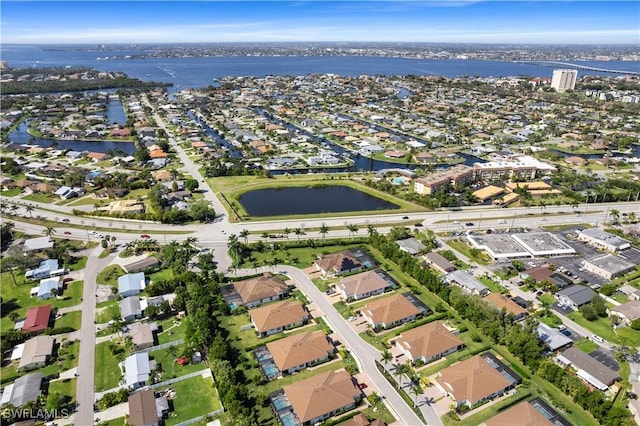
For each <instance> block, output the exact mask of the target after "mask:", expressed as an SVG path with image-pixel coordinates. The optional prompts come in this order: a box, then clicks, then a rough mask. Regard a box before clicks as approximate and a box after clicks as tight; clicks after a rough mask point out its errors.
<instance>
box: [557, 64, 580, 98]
mask: <svg viewBox="0 0 640 426" xmlns="http://www.w3.org/2000/svg"><path fill="white" fill-rule="evenodd" d="M577 79H578V70H569V69H559V70H553V77H552V78H551V87H553V88H554V89H556V92H564V91H567V90H573V89H574V88H575V87H576V80H577Z"/></svg>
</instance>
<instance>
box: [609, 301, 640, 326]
mask: <svg viewBox="0 0 640 426" xmlns="http://www.w3.org/2000/svg"><path fill="white" fill-rule="evenodd" d="M609 314H610V316H617V317H618V318H620V320H621V321H622V322H621V324H622V325H624V326H628V325H631V323H632V322H633V321H635V320H637V319H639V318H640V301H638V300H630V301H628V302H625V303H622V304H620V305H618V306H614V307H611V308H609Z"/></svg>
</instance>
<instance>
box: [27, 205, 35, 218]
mask: <svg viewBox="0 0 640 426" xmlns="http://www.w3.org/2000/svg"><path fill="white" fill-rule="evenodd" d="M25 210H26V211H27V213H29V217H33V211H34V210H35V209H34V208H33V206H32V205H31V204H27V206H26V207H25Z"/></svg>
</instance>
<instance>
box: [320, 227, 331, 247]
mask: <svg viewBox="0 0 640 426" xmlns="http://www.w3.org/2000/svg"><path fill="white" fill-rule="evenodd" d="M328 233H329V227H328V226H327V225H326V224H325V223H323V224H322V225H320V234H322V242H323V243H324V240H325V238H326V236H327V234H328Z"/></svg>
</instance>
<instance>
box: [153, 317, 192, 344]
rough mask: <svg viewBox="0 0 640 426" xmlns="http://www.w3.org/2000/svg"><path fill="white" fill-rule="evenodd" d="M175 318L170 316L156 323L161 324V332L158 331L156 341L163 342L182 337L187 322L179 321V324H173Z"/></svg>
mask: <svg viewBox="0 0 640 426" xmlns="http://www.w3.org/2000/svg"><path fill="white" fill-rule="evenodd" d="M174 320H175V318H173V317H171V318H169V319H166V320H164V321H161V322H159V323H158V326H162V332H161V333H158V343H159V344H161V345H162V344H164V343H168V342H173V341H174V340H179V339H184V334H185V331H186V330H187V323H186V322H185V321H180V323H179V324H177V325H176V324H174V323H173V321H174Z"/></svg>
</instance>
